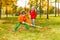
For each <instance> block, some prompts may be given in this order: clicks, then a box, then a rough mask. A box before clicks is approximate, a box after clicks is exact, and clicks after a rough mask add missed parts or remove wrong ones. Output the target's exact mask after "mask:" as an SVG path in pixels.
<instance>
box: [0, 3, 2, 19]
mask: <svg viewBox="0 0 60 40" xmlns="http://www.w3.org/2000/svg"><path fill="white" fill-rule="evenodd" d="M1 6H2V4H1V2H0V19H1Z"/></svg>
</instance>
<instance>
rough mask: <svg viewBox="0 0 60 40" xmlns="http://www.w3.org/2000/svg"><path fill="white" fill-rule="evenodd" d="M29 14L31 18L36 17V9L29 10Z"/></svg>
mask: <svg viewBox="0 0 60 40" xmlns="http://www.w3.org/2000/svg"><path fill="white" fill-rule="evenodd" d="M30 15H31V18H32V19H35V18H36V11H35V10H31V11H30Z"/></svg>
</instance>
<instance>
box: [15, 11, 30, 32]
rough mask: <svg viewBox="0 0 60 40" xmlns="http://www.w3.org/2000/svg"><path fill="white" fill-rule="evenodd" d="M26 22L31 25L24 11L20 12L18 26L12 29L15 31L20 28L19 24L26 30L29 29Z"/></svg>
mask: <svg viewBox="0 0 60 40" xmlns="http://www.w3.org/2000/svg"><path fill="white" fill-rule="evenodd" d="M26 22H28V23H29V24H31V21H30V20H29V19H28V17H27V16H26V13H25V11H22V12H21V14H20V16H19V17H18V24H17V25H16V27H15V28H14V30H15V31H16V30H17V29H18V27H19V26H20V24H23V25H25V27H26V29H29V26H28V24H27V23H26Z"/></svg>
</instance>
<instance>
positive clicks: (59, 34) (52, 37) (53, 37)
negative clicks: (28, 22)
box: [0, 16, 60, 40]
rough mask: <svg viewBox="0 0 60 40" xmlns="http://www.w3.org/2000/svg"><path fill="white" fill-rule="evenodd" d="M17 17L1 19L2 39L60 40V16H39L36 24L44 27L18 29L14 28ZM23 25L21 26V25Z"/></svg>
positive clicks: (0, 38) (0, 32) (0, 39)
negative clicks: (47, 17) (14, 29)
mask: <svg viewBox="0 0 60 40" xmlns="http://www.w3.org/2000/svg"><path fill="white" fill-rule="evenodd" d="M17 22H18V21H17V17H9V18H7V19H6V18H5V17H3V18H2V19H1V20H0V40H60V17H53V16H50V17H49V19H46V16H43V17H42V18H39V17H37V19H36V21H35V24H36V25H37V26H40V27H42V28H32V27H30V29H29V30H23V31H20V28H19V29H18V30H17V31H15V32H14V31H13V30H12V29H13V28H14V27H15V25H16V24H17ZM20 27H21V26H20Z"/></svg>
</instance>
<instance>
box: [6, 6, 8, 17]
mask: <svg viewBox="0 0 60 40" xmlns="http://www.w3.org/2000/svg"><path fill="white" fill-rule="evenodd" d="M6 18H8V13H7V6H6Z"/></svg>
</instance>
